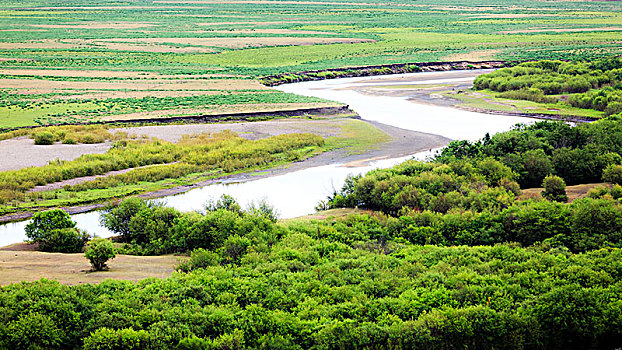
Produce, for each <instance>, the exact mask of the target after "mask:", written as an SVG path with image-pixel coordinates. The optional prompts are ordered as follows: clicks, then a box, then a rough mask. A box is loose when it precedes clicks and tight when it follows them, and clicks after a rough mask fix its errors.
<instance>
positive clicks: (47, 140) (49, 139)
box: [34, 131, 58, 145]
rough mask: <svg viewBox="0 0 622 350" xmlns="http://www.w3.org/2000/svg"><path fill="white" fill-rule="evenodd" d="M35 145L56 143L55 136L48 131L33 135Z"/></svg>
mask: <svg viewBox="0 0 622 350" xmlns="http://www.w3.org/2000/svg"><path fill="white" fill-rule="evenodd" d="M34 139H35V145H52V144H54V142H56V141H58V139H57V138H56V135H54V134H53V133H51V132H49V131H42V132H38V133H35V135H34Z"/></svg>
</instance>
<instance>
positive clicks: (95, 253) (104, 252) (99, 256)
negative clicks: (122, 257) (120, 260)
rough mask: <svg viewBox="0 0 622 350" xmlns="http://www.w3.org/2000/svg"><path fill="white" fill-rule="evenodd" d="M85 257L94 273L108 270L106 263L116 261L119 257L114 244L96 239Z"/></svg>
mask: <svg viewBox="0 0 622 350" xmlns="http://www.w3.org/2000/svg"><path fill="white" fill-rule="evenodd" d="M84 256H85V257H86V258H87V259H89V261H90V262H91V266H92V267H93V270H94V271H101V270H103V269H105V268H107V266H106V262H108V260H110V259H114V257H115V256H117V255H116V254H115V251H114V246H113V245H112V242H110V241H109V240H107V239H102V238H94V239H93V240H91V242H89V246H88V248H87V250H86V253H85V254H84Z"/></svg>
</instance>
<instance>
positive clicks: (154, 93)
mask: <svg viewBox="0 0 622 350" xmlns="http://www.w3.org/2000/svg"><path fill="white" fill-rule="evenodd" d="M621 10H622V5H621V4H620V3H619V2H574V1H569V2H565V1H555V2H542V1H527V2H521V3H520V5H516V4H515V2H513V1H509V0H494V1H473V0H467V1H458V2H455V1H443V2H438V1H418V2H416V3H412V2H409V1H403V0H397V1H391V2H380V1H365V2H361V1H330V2H324V1H284V2H279V1H253V0H249V1H202V0H201V1H191V2H187V1H144V2H123V1H121V2H117V1H107V2H96V1H87V0H79V1H74V2H72V3H71V4H70V6H69V5H68V4H67V3H66V2H61V1H25V2H22V1H3V2H2V3H1V4H0V31H1V32H2V35H0V95H1V96H2V102H1V104H0V128H12V127H19V126H27V125H40V124H55V123H76V122H89V121H110V120H119V119H135V118H140V119H144V118H158V117H162V116H172V115H175V116H183V115H197V114H218V113H224V112H249V111H257V110H285V109H293V108H300V107H315V106H326V105H329V104H331V103H329V102H327V101H322V100H317V99H307V98H301V97H297V96H293V95H288V94H283V93H280V92H273V91H272V92H271V91H269V90H266V88H265V87H263V86H262V85H260V84H258V83H257V82H256V80H255V79H256V78H257V77H261V76H265V75H271V74H277V73H284V72H296V71H305V70H317V69H327V68H338V67H348V66H363V65H378V64H390V63H406V62H425V61H455V60H486V59H501V60H525V59H540V58H549V59H550V58H564V59H576V58H593V57H601V56H605V55H613V54H620V53H622V47H620V45H617V44H616V43H618V42H620V41H621V40H622V14H621V13H622V11H621ZM332 105H334V103H332Z"/></svg>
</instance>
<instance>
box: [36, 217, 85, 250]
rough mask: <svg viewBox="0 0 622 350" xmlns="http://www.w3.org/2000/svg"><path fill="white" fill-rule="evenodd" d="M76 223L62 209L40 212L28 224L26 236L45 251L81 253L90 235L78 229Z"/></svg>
mask: <svg viewBox="0 0 622 350" xmlns="http://www.w3.org/2000/svg"><path fill="white" fill-rule="evenodd" d="M75 226H76V223H75V222H73V221H72V220H71V217H70V216H69V214H67V213H66V212H65V211H64V210H62V209H52V210H48V211H44V212H38V213H36V214H35V215H33V217H32V220H31V221H30V222H29V223H28V224H27V225H26V227H25V231H26V237H28V239H30V240H31V241H32V242H33V243H38V248H39V250H42V251H45V252H59V253H79V252H81V251H82V248H83V247H84V244H85V243H86V242H87V241H88V239H89V235H88V234H87V233H85V232H83V231H81V230H78V229H76V227H75Z"/></svg>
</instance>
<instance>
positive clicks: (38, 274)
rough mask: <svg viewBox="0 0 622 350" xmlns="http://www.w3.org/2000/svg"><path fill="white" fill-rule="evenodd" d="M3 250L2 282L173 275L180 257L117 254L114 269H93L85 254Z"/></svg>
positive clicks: (74, 281) (66, 281) (0, 260)
mask: <svg viewBox="0 0 622 350" xmlns="http://www.w3.org/2000/svg"><path fill="white" fill-rule="evenodd" d="M2 249H3V250H0V285H7V284H10V283H17V282H19V281H26V282H31V281H37V280H39V279H41V278H48V279H56V280H58V281H59V282H61V283H64V284H84V283H99V282H102V281H103V280H104V279H109V278H112V279H121V280H131V281H138V280H141V279H145V278H148V277H158V278H164V277H167V276H170V275H171V273H173V270H174V269H175V266H177V265H178V261H179V260H180V259H184V257H177V256H171V255H165V256H130V255H117V257H116V258H114V259H112V260H110V261H109V263H108V266H109V267H110V270H108V271H100V272H89V271H90V268H91V265H90V264H89V262H88V260H87V259H86V258H85V257H84V254H61V253H43V252H37V251H18V250H4V249H11V247H9V248H2Z"/></svg>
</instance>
